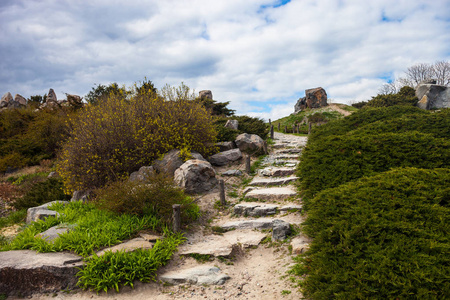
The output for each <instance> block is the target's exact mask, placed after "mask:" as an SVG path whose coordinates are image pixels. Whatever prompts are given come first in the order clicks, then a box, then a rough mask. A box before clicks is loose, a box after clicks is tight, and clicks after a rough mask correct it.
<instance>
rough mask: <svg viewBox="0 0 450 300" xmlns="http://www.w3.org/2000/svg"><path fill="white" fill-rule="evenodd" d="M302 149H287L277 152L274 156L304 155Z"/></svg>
mask: <svg viewBox="0 0 450 300" xmlns="http://www.w3.org/2000/svg"><path fill="white" fill-rule="evenodd" d="M302 150H303V149H302V148H286V149H280V150H277V151H275V153H274V154H299V153H302Z"/></svg>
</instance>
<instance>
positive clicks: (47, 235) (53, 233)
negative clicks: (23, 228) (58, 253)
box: [36, 225, 70, 242]
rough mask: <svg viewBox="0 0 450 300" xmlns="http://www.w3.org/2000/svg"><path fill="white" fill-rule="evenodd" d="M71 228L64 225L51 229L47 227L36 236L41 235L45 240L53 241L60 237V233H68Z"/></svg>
mask: <svg viewBox="0 0 450 300" xmlns="http://www.w3.org/2000/svg"><path fill="white" fill-rule="evenodd" d="M69 230H70V228H69V227H62V226H59V225H57V226H53V227H51V228H49V229H47V230H46V231H44V232H41V233H38V234H37V235H36V236H37V237H41V238H43V239H44V240H47V242H52V241H54V240H55V239H57V238H58V237H59V235H60V234H63V233H66V232H68V231H69Z"/></svg>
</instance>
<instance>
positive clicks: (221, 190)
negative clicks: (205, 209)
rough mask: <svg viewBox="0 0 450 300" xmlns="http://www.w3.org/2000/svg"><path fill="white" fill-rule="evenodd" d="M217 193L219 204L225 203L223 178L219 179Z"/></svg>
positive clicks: (223, 204)
mask: <svg viewBox="0 0 450 300" xmlns="http://www.w3.org/2000/svg"><path fill="white" fill-rule="evenodd" d="M219 195H220V205H222V206H225V205H227V200H226V199H225V182H224V181H223V179H220V180H219Z"/></svg>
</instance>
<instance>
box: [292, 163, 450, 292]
mask: <svg viewBox="0 0 450 300" xmlns="http://www.w3.org/2000/svg"><path fill="white" fill-rule="evenodd" d="M449 186H450V170H449V169H433V170H422V169H416V168H406V169H395V170H391V171H388V172H385V173H381V174H379V175H376V176H373V177H366V178H362V179H359V180H357V181H355V182H352V183H347V184H343V185H340V186H339V187H337V188H333V189H326V190H323V191H322V192H320V193H319V194H317V195H316V197H314V198H313V199H310V201H309V205H308V207H307V214H308V218H307V220H306V223H305V224H304V231H305V233H307V234H308V235H309V236H311V237H312V238H313V242H312V243H311V245H310V250H308V251H307V252H306V254H304V255H303V256H299V257H298V258H297V261H298V262H299V263H298V264H297V265H296V266H295V267H294V269H293V270H292V272H293V273H295V274H297V275H299V276H301V275H307V276H306V277H304V278H302V279H301V280H299V283H300V285H301V286H302V291H303V293H304V296H305V297H307V298H309V299H449V298H450V281H449V280H448V278H450V255H449V249H450V189H449Z"/></svg>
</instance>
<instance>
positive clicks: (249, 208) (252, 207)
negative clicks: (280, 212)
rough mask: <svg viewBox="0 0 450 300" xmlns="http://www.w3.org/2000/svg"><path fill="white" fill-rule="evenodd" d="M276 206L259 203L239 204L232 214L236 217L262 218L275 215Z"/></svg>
mask: <svg viewBox="0 0 450 300" xmlns="http://www.w3.org/2000/svg"><path fill="white" fill-rule="evenodd" d="M277 208H278V205H276V204H261V203H248V202H247V203H240V204H236V205H235V206H234V213H235V214H236V215H243V216H251V217H256V216H258V217H262V216H268V215H274V214H276V213H277Z"/></svg>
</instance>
